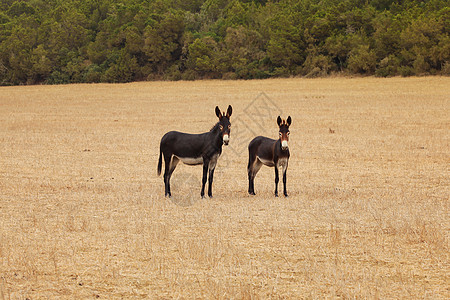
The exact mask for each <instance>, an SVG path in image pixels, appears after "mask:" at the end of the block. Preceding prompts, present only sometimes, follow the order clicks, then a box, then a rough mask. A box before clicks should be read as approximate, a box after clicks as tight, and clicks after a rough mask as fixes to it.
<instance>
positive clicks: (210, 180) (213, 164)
mask: <svg viewBox="0 0 450 300" xmlns="http://www.w3.org/2000/svg"><path fill="white" fill-rule="evenodd" d="M218 158H219V154H216V155H213V156H212V157H211V160H210V161H209V165H208V171H209V172H208V173H209V176H208V196H209V198H212V183H213V179H214V170H215V169H216V164H217V159H218Z"/></svg>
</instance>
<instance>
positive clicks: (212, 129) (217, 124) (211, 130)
mask: <svg viewBox="0 0 450 300" xmlns="http://www.w3.org/2000/svg"><path fill="white" fill-rule="evenodd" d="M218 127H219V122H217V123H216V124H214V126H213V127H212V128H211V129H210V130H209V132H213V131H214V130H215V129H217V128H218Z"/></svg>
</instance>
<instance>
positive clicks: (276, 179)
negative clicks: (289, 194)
mask: <svg viewBox="0 0 450 300" xmlns="http://www.w3.org/2000/svg"><path fill="white" fill-rule="evenodd" d="M274 169H275V197H278V181H280V177H279V175H278V167H277V165H275V168H274Z"/></svg>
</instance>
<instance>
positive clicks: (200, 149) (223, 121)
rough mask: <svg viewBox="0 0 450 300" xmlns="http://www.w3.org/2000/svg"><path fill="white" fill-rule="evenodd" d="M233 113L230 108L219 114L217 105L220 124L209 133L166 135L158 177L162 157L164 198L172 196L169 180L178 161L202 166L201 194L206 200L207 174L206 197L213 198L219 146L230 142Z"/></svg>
mask: <svg viewBox="0 0 450 300" xmlns="http://www.w3.org/2000/svg"><path fill="white" fill-rule="evenodd" d="M232 112H233V109H232V107H231V105H229V106H228V110H227V113H226V114H225V113H221V112H220V109H219V107H218V106H216V115H217V117H218V118H219V122H217V123H216V125H214V126H213V128H212V129H211V130H210V131H209V132H205V133H201V134H189V133H183V132H178V131H170V132H168V133H166V134H165V135H164V136H163V137H162V139H161V144H160V149H159V162H158V176H159V175H161V168H162V156H164V163H165V170H164V185H165V196H166V197H171V196H172V194H171V192H170V177H171V176H172V173H173V171H174V170H175V167H176V166H177V164H178V162H179V161H180V160H181V161H182V162H183V163H185V164H186V165H200V164H203V178H202V190H201V192H200V195H201V196H202V198H204V197H205V184H206V179H207V176H208V173H209V182H208V196H209V197H210V198H211V197H212V183H213V177H214V169H215V168H216V164H217V159H218V158H219V156H220V154H221V153H222V145H228V143H229V141H230V129H231V123H230V116H231V113H232Z"/></svg>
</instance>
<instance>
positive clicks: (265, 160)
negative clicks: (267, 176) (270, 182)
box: [256, 156, 275, 167]
mask: <svg viewBox="0 0 450 300" xmlns="http://www.w3.org/2000/svg"><path fill="white" fill-rule="evenodd" d="M256 157H257V158H258V159H259V161H260V162H262V163H263V164H265V165H266V166H268V167H273V166H275V164H274V163H273V160H270V159H264V158H262V157H259V156H256Z"/></svg>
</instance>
